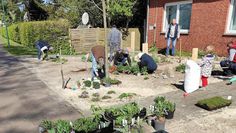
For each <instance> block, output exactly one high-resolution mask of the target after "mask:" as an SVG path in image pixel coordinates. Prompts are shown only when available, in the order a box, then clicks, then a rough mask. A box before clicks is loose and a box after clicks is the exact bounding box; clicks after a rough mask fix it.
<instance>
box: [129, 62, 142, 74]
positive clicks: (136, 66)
mask: <svg viewBox="0 0 236 133" xmlns="http://www.w3.org/2000/svg"><path fill="white" fill-rule="evenodd" d="M130 69H131V72H132V73H133V74H134V75H137V74H138V73H140V70H139V66H138V65H137V64H135V65H132V66H131V68H130Z"/></svg>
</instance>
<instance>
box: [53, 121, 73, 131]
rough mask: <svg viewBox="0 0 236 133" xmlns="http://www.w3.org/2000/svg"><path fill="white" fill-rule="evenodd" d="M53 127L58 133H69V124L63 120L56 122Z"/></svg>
mask: <svg viewBox="0 0 236 133" xmlns="http://www.w3.org/2000/svg"><path fill="white" fill-rule="evenodd" d="M55 127H56V131H57V132H58V133H69V132H70V131H71V126H70V123H69V122H68V121H65V120H57V121H56V126H55Z"/></svg>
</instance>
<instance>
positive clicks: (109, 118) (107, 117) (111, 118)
mask: <svg viewBox="0 0 236 133" xmlns="http://www.w3.org/2000/svg"><path fill="white" fill-rule="evenodd" d="M104 117H105V118H104V119H106V120H108V121H110V122H113V120H115V119H116V117H115V116H113V115H112V113H110V112H105V113H104Z"/></svg>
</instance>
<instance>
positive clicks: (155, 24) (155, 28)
mask: <svg viewBox="0 0 236 133" xmlns="http://www.w3.org/2000/svg"><path fill="white" fill-rule="evenodd" d="M157 1H158V0H155V23H154V37H153V38H154V44H155V45H156V36H157V3H158V2H157Z"/></svg>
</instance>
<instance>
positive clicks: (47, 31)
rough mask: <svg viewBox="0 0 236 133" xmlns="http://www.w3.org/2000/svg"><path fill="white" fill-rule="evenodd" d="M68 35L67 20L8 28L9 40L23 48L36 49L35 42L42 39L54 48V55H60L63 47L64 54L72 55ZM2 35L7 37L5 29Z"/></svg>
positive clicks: (15, 25) (22, 24)
mask: <svg viewBox="0 0 236 133" xmlns="http://www.w3.org/2000/svg"><path fill="white" fill-rule="evenodd" d="M68 33H69V23H68V21H66V20H58V21H34V22H23V23H18V24H13V25H11V26H9V27H8V34H9V38H10V39H11V40H13V41H15V42H17V43H19V44H21V45H23V46H27V47H30V48H35V45H34V44H35V42H36V41H37V40H39V39H42V40H46V41H48V42H49V44H51V45H52V46H53V47H54V53H58V52H59V49H60V47H61V48H62V53H63V54H69V53H70V44H69V38H68ZM0 34H1V35H2V36H3V37H6V31H5V28H4V27H1V32H0Z"/></svg>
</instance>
